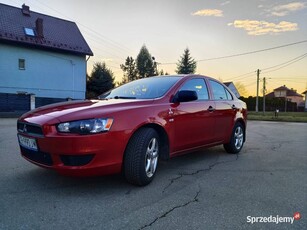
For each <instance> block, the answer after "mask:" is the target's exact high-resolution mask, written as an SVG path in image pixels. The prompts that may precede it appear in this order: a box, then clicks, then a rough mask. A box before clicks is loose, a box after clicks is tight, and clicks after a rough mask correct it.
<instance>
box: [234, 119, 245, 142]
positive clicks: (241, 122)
mask: <svg viewBox="0 0 307 230" xmlns="http://www.w3.org/2000/svg"><path fill="white" fill-rule="evenodd" d="M236 123H240V124H241V125H242V126H243V131H244V136H243V137H244V138H243V141H244V142H245V140H246V123H245V122H244V120H243V119H242V118H239V119H237V120H236V122H235V124H236Z"/></svg>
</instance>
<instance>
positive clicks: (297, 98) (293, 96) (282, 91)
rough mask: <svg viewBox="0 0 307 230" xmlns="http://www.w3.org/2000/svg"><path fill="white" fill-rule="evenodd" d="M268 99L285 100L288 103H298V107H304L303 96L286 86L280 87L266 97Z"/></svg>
mask: <svg viewBox="0 0 307 230" xmlns="http://www.w3.org/2000/svg"><path fill="white" fill-rule="evenodd" d="M266 97H268V98H285V99H286V101H290V102H294V103H296V105H297V107H300V106H301V105H302V102H304V100H303V96H302V95H301V94H299V93H297V92H296V90H294V89H289V88H288V87H286V86H285V85H283V86H280V87H278V88H276V89H274V90H273V92H271V93H269V94H267V95H266Z"/></svg>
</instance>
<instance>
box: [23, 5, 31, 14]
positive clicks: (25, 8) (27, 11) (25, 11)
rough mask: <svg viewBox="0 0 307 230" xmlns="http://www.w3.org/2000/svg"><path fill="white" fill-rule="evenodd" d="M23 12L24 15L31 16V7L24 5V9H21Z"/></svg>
mask: <svg viewBox="0 0 307 230" xmlns="http://www.w3.org/2000/svg"><path fill="white" fill-rule="evenodd" d="M21 12H22V13H23V15H25V16H30V7H29V6H27V5H25V4H23V5H22V8H21Z"/></svg>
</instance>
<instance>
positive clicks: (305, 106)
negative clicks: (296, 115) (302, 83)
mask: <svg viewBox="0 0 307 230" xmlns="http://www.w3.org/2000/svg"><path fill="white" fill-rule="evenodd" d="M302 94H305V103H304V110H305V111H306V112H307V90H306V91H304V92H302Z"/></svg>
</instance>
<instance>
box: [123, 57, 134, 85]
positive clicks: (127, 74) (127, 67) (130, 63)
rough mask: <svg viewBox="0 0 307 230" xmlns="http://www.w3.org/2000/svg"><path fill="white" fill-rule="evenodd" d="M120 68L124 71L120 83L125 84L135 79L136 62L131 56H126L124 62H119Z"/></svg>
mask: <svg viewBox="0 0 307 230" xmlns="http://www.w3.org/2000/svg"><path fill="white" fill-rule="evenodd" d="M120 68H121V69H122V70H123V71H124V78H123V81H122V82H121V83H120V84H125V83H127V82H129V81H133V80H136V79H137V77H138V71H137V69H136V63H135V61H134V59H133V58H132V57H129V56H128V57H127V58H126V62H125V64H121V65H120Z"/></svg>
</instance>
